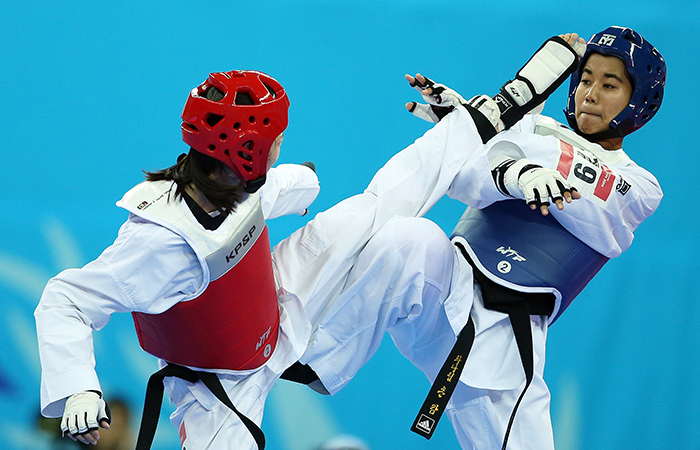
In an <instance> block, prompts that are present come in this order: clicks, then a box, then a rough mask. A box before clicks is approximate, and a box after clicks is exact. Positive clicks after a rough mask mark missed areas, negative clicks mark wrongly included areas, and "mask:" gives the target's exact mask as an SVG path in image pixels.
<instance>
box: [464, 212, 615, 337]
mask: <svg viewBox="0 0 700 450" xmlns="http://www.w3.org/2000/svg"><path fill="white" fill-rule="evenodd" d="M451 239H452V240H453V242H455V243H460V244H462V246H464V247H465V249H466V251H467V253H468V254H469V256H470V257H471V259H472V262H473V264H474V265H475V266H476V268H477V269H478V270H479V271H480V272H481V273H482V274H484V275H485V276H486V277H488V278H489V279H491V280H492V281H494V282H496V283H498V284H500V285H502V286H505V287H507V288H510V289H513V290H516V291H520V292H532V293H551V294H553V295H554V296H555V298H556V300H555V306H554V310H553V312H552V314H551V316H550V321H549V323H550V325H551V324H552V323H554V321H556V320H557V319H558V318H559V316H561V314H562V313H563V312H564V310H566V308H567V307H568V306H569V305H570V304H571V302H572V301H573V300H574V298H576V296H577V295H578V294H579V293H580V292H581V291H582V290H583V288H584V287H585V286H586V285H587V284H588V282H589V281H590V280H591V279H592V278H593V277H594V276H595V274H596V273H598V271H599V270H600V269H601V268H602V267H603V265H604V264H605V263H606V262H608V258H607V257H605V256H603V255H601V254H600V253H598V252H596V251H595V250H593V249H592V248H590V247H589V246H587V245H586V244H584V243H583V242H581V241H580V240H579V239H578V238H576V237H575V236H574V235H573V234H571V233H569V232H568V231H567V230H566V229H565V228H564V227H563V226H561V225H560V224H559V222H557V220H556V219H555V218H554V217H552V216H551V215H548V216H543V215H542V214H540V213H539V211H532V210H531V209H530V208H529V206H528V205H527V204H526V203H525V202H523V201H522V200H506V201H501V202H496V203H494V204H492V205H490V206H488V207H486V208H484V209H475V208H467V210H466V211H465V213H464V215H463V216H462V218H461V219H460V221H459V223H457V227H456V228H455V230H454V231H453V233H452V236H451Z"/></svg>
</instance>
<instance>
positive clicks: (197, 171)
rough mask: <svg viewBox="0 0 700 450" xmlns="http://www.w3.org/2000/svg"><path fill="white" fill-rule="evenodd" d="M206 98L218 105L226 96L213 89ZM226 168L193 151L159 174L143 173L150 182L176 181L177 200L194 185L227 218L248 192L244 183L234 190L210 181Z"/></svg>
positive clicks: (210, 158) (219, 162) (232, 187)
mask: <svg viewBox="0 0 700 450" xmlns="http://www.w3.org/2000/svg"><path fill="white" fill-rule="evenodd" d="M204 95H205V97H206V98H208V99H209V100H213V101H219V100H221V99H222V98H223V96H224V94H223V92H221V91H220V90H219V89H217V88H215V87H213V86H212V87H210V88H209V89H208V90H207V91H206V92H205V93H204ZM225 167H226V166H225V165H224V163H222V162H221V161H219V160H217V159H214V158H212V157H210V156H207V155H205V154H203V153H200V152H198V151H197V150H195V149H193V148H190V152H189V153H188V154H185V153H183V154H181V155H180V156H178V158H177V163H176V164H175V165H174V166H171V167H168V168H167V169H163V170H158V171H156V172H147V171H144V173H145V174H146V180H148V181H161V180H166V181H174V182H175V184H176V185H177V187H176V189H175V197H176V198H178V199H179V198H182V193H183V192H184V191H185V187H186V186H188V185H189V184H193V185H194V186H195V187H196V188H197V189H199V190H200V191H201V192H202V194H204V196H205V197H207V199H208V200H209V201H210V202H211V203H212V205H214V206H215V207H216V209H217V210H218V211H219V212H220V213H222V214H224V215H226V214H228V213H230V212H233V211H234V210H235V208H236V205H238V204H239V203H240V202H241V201H243V196H244V189H245V188H244V186H243V184H242V183H241V184H239V185H237V186H231V185H229V184H225V183H221V182H219V181H216V180H213V179H211V178H210V177H209V175H211V174H212V173H214V172H220V173H224V170H225Z"/></svg>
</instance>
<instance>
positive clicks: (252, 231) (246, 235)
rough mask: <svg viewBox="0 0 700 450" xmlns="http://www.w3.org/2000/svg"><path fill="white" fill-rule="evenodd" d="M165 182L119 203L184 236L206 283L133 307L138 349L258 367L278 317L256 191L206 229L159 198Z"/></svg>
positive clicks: (176, 358) (207, 364) (220, 365)
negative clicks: (158, 304) (153, 309)
mask: <svg viewBox="0 0 700 450" xmlns="http://www.w3.org/2000/svg"><path fill="white" fill-rule="evenodd" d="M170 188H171V184H170V183H169V182H165V183H164V182H155V183H154V182H148V183H142V184H141V185H139V186H137V187H135V188H134V189H132V190H131V191H129V192H128V193H127V194H126V195H125V197H124V199H122V201H121V202H119V206H122V207H124V208H126V209H128V210H129V211H131V212H132V213H134V214H137V215H139V216H142V217H144V218H146V219H148V220H151V221H153V222H155V223H157V224H159V225H162V226H165V227H167V228H169V229H171V230H173V231H174V232H176V233H177V234H179V235H181V236H182V237H183V238H185V240H187V242H188V243H189V244H190V245H191V246H192V248H193V249H194V250H195V252H196V253H197V256H198V257H199V259H200V261H202V262H203V268H204V269H205V270H204V272H205V275H209V285H208V286H207V288H206V290H205V291H204V292H203V293H202V294H201V295H199V296H198V297H196V298H195V299H193V300H189V301H185V302H180V303H178V304H176V305H175V306H173V307H172V308H170V309H169V310H167V311H165V312H163V313H161V314H146V313H133V317H134V323H135V325H136V331H137V334H138V337H139V343H140V344H141V348H143V349H144V350H145V351H147V352H148V353H150V354H152V355H154V356H157V357H159V358H162V359H164V360H166V361H169V362H173V363H177V364H181V365H184V366H189V367H194V368H200V369H225V370H247V369H255V368H257V367H260V366H261V365H263V364H264V363H265V362H267V360H268V359H269V358H270V356H271V355H272V353H273V351H274V349H275V346H276V344H277V335H278V329H279V320H280V319H279V309H278V304H277V293H276V287H275V279H274V273H273V269H272V256H271V249H270V240H269V237H268V231H267V227H266V226H265V219H264V217H263V214H262V209H261V207H260V199H259V197H258V196H257V195H251V196H250V197H249V198H248V199H247V200H245V201H244V202H243V203H241V204H240V205H239V206H238V208H237V209H236V213H235V214H234V215H233V217H229V218H227V219H226V221H224V223H223V224H222V225H221V226H220V227H219V229H217V230H216V231H215V232H211V231H207V230H205V229H204V228H202V227H201V226H200V225H199V223H197V222H196V219H194V218H193V217H192V216H191V214H189V212H188V211H187V210H186V206H184V205H183V204H181V202H180V201H176V200H173V199H172V198H171V200H170V201H169V202H168V201H167V198H168V196H169V192H168V191H169V190H170ZM170 197H172V196H170Z"/></svg>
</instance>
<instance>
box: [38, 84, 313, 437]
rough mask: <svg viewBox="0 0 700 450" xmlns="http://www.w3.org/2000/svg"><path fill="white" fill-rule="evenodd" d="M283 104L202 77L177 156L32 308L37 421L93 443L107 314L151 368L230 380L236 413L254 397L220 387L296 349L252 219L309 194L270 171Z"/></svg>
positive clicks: (290, 318)
mask: <svg viewBox="0 0 700 450" xmlns="http://www.w3.org/2000/svg"><path fill="white" fill-rule="evenodd" d="M288 107H289V99H288V98H287V94H286V92H285V90H284V89H283V88H282V86H281V85H280V84H279V83H278V82H277V81H276V80H274V79H273V78H271V77H269V76H267V75H266V74H263V73H261V72H256V71H231V72H222V73H212V74H211V75H210V76H209V78H208V79H207V80H206V81H205V82H204V83H203V84H202V85H201V86H199V87H198V88H195V89H193V90H192V92H191V93H190V95H189V98H188V100H187V103H186V105H185V108H184V110H183V113H182V118H183V123H182V134H183V140H184V141H185V142H186V143H187V144H189V145H190V146H191V151H190V153H189V154H188V155H181V156H180V158H178V164H176V165H175V166H173V167H171V168H169V169H165V170H163V171H160V172H154V173H149V174H148V178H149V181H145V182H143V183H141V184H139V185H138V186H136V187H134V188H133V189H132V190H130V191H129V192H128V193H127V194H126V195H125V196H124V198H123V199H122V200H121V201H119V202H118V203H117V204H118V205H119V206H121V207H123V208H125V209H127V210H128V211H129V212H130V214H129V218H128V220H127V222H126V223H125V224H124V225H123V226H122V228H121V230H120V232H119V236H118V237H117V240H116V241H115V243H114V244H113V245H112V246H110V247H109V248H107V249H106V250H105V251H104V252H103V254H102V255H100V257H99V258H98V259H97V260H96V261H93V262H91V263H89V264H88V265H87V266H85V267H83V268H82V269H71V270H67V271H64V272H62V273H61V274H59V275H58V276H57V277H55V278H54V279H52V280H51V281H49V283H48V285H47V287H46V289H45V291H44V294H43V296H42V299H41V302H40V304H39V306H38V307H37V310H36V313H35V315H36V321H37V328H38V330H39V347H40V351H41V357H42V367H43V377H42V390H41V394H42V413H43V414H44V415H47V416H61V415H63V423H62V429H63V431H64V433H66V434H68V435H69V436H71V437H73V438H76V439H78V440H80V441H82V442H84V443H94V442H96V440H97V439H98V436H99V433H98V431H97V426H98V422H102V423H101V425H105V422H108V421H109V418H108V413H107V408H106V407H105V402H104V400H102V398H101V397H102V389H101V387H100V384H99V381H98V379H97V375H96V373H95V370H94V364H95V362H94V350H93V348H92V338H91V335H92V331H93V330H98V329H100V328H102V327H103V326H104V325H105V324H106V323H107V321H108V320H109V316H110V315H111V313H113V312H131V313H132V314H133V316H134V322H135V325H136V329H137V334H138V337H139V342H140V344H141V346H142V347H143V349H144V350H146V351H147V352H149V353H151V354H153V355H155V356H157V357H159V358H161V365H162V366H164V365H165V364H167V363H177V364H181V365H183V366H187V367H191V368H196V369H199V370H201V369H204V370H209V371H220V372H224V373H227V374H231V375H230V376H229V378H228V379H227V380H226V382H225V385H226V388H227V391H229V393H231V395H232V397H233V398H232V400H233V401H234V402H236V404H237V406H239V408H241V409H244V410H246V409H248V407H249V406H250V403H254V402H256V401H257V396H253V397H251V396H250V392H248V390H246V389H245V388H243V389H242V390H241V392H240V394H238V391H236V394H234V393H232V392H231V391H232V389H233V388H234V387H235V386H236V385H238V384H241V385H243V384H246V383H248V384H251V385H255V383H256V382H257V383H258V384H259V385H261V386H263V388H260V389H266V386H267V385H269V384H271V383H272V382H273V381H274V380H275V379H276V376H275V375H274V374H276V373H278V372H282V371H283V370H284V368H286V367H287V366H289V365H290V364H291V363H293V362H294V361H295V360H296V359H297V358H298V356H299V355H300V353H301V352H302V351H303V349H304V347H305V344H306V340H307V339H308V334H309V326H308V320H307V319H306V316H305V314H304V312H303V308H302V306H301V304H299V300H298V299H297V298H296V297H294V296H291V295H289V294H287V293H286V292H284V290H282V289H278V287H277V286H276V284H275V280H274V273H273V267H272V260H271V249H270V242H269V238H268V232H267V227H266V225H265V219H267V218H272V217H277V216H280V215H285V214H290V213H295V212H298V211H303V210H305V209H306V208H307V207H308V206H309V204H310V203H311V202H312V201H313V200H314V199H315V197H316V195H317V193H318V191H319V187H318V179H317V177H316V175H315V173H314V171H313V170H311V169H310V167H308V166H303V165H292V164H284V165H281V166H279V167H276V168H274V169H272V168H271V166H272V164H273V163H274V162H275V160H276V159H277V156H278V155H279V147H280V145H281V141H282V132H283V131H284V129H285V128H286V127H287V109H288ZM266 181H267V182H266ZM251 379H252V380H251ZM165 384H166V388H167V390H168V393H169V396H170V398H171V400H173V402H175V403H176V404H178V405H180V406H183V405H187V402H189V401H202V402H204V403H205V404H206V405H207V408H210V407H211V405H210V403H213V402H214V401H218V400H216V398H215V397H213V396H212V394H211V393H210V392H208V391H207V390H206V388H204V387H203V386H201V383H199V384H195V385H194V386H188V385H187V384H186V383H184V382H183V381H182V380H179V379H175V378H169V379H167V381H166V383H165ZM240 397H245V400H241V399H240ZM211 399H213V400H211ZM185 409H186V408H184V407H183V408H180V410H179V411H180V412H181V413H182V414H185V413H186V411H185ZM189 409H190V410H192V408H189ZM185 415H186V414H185ZM253 418H254V419H257V420H259V419H260V417H255V416H254V417H253ZM195 421H196V420H195ZM178 422H179V424H180V423H184V422H183V419H182V417H179V416H178ZM212 422H215V423H214V424H212V426H221V423H217V421H216V420H214V421H212ZM181 431H184V428H183V429H182V430H181ZM187 433H189V436H190V438H191V439H192V438H193V435H194V444H195V445H196V444H197V439H196V438H197V434H199V433H211V434H212V435H213V434H214V432H213V431H212V430H211V429H209V428H208V427H207V426H205V425H202V426H201V427H191V428H190V429H188V430H187ZM247 437H248V438H249V436H247Z"/></svg>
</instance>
